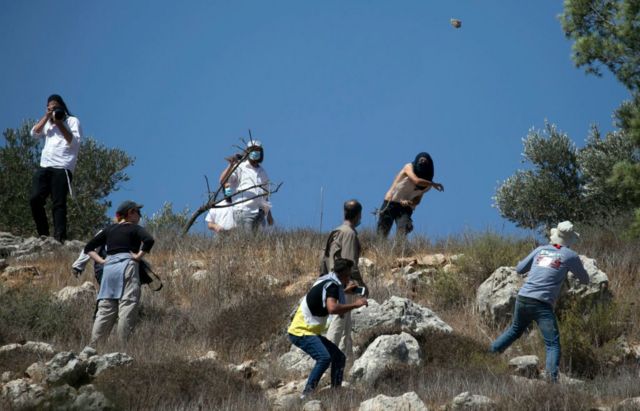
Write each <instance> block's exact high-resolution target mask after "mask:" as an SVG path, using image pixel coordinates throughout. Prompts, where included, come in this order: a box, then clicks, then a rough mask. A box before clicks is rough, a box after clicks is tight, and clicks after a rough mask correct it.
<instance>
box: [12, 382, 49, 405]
mask: <svg viewBox="0 0 640 411" xmlns="http://www.w3.org/2000/svg"><path fill="white" fill-rule="evenodd" d="M2 398H3V399H4V400H5V401H7V402H8V403H9V404H10V405H11V408H12V409H14V410H16V411H18V410H37V409H43V408H44V407H43V405H44V403H45V401H46V390H45V389H44V387H43V386H41V385H38V384H31V383H30V382H29V380H27V379H25V378H20V379H17V380H13V381H9V382H8V383H6V384H5V385H3V386H2Z"/></svg>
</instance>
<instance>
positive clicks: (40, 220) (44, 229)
mask: <svg viewBox="0 0 640 411" xmlns="http://www.w3.org/2000/svg"><path fill="white" fill-rule="evenodd" d="M67 176H68V178H69V180H68V181H67ZM71 177H72V176H71V172H70V171H68V170H65V169H61V168H51V167H47V168H42V167H38V170H37V171H36V173H35V174H34V176H33V185H32V188H31V198H30V200H29V203H30V205H31V214H32V215H33V221H34V222H35V223H36V229H37V230H38V235H46V236H48V235H49V222H48V221H47V213H46V212H45V210H44V205H45V203H46V201H47V197H48V196H49V195H51V212H52V214H53V237H54V238H55V239H56V240H58V241H60V242H64V240H66V239H67V194H68V193H69V183H70V182H71Z"/></svg>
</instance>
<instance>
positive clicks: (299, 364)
mask: <svg viewBox="0 0 640 411" xmlns="http://www.w3.org/2000/svg"><path fill="white" fill-rule="evenodd" d="M278 363H279V364H280V366H281V367H282V368H284V369H287V370H294V371H298V372H300V373H303V374H306V373H309V372H310V371H311V369H312V368H313V366H314V364H315V361H313V358H311V357H310V356H309V354H307V353H305V352H304V351H302V350H301V349H300V348H298V347H296V346H295V345H291V349H290V350H289V351H288V352H286V353H284V354H282V355H281V356H280V358H278Z"/></svg>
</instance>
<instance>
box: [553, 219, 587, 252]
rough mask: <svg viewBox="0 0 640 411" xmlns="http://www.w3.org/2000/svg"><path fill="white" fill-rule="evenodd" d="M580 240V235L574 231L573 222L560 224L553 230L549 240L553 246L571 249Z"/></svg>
mask: <svg viewBox="0 0 640 411" xmlns="http://www.w3.org/2000/svg"><path fill="white" fill-rule="evenodd" d="M579 239H580V234H578V233H576V232H575V231H574V230H573V223H572V222H571V221H563V222H561V223H560V224H558V227H555V228H552V229H551V235H550V236H549V240H551V243H552V244H558V245H563V246H566V247H571V246H572V245H573V244H575V243H576V242H577V241H578V240H579Z"/></svg>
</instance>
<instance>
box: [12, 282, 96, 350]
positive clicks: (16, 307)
mask: <svg viewBox="0 0 640 411" xmlns="http://www.w3.org/2000/svg"><path fill="white" fill-rule="evenodd" d="M78 310H84V314H83V312H78ZM92 312H93V311H92V307H86V310H85V307H76V306H68V305H63V304H60V303H59V302H58V301H56V299H55V297H54V296H53V295H52V294H51V293H49V292H47V291H46V290H43V289H41V288H38V287H22V288H18V289H3V288H2V287H1V286H0V344H7V343H14V342H21V341H42V340H45V341H51V340H54V341H60V342H68V341H70V340H75V339H76V338H77V336H78V335H82V334H83V331H86V332H88V330H89V328H90V322H89V318H88V317H89V315H91V313H92Z"/></svg>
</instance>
